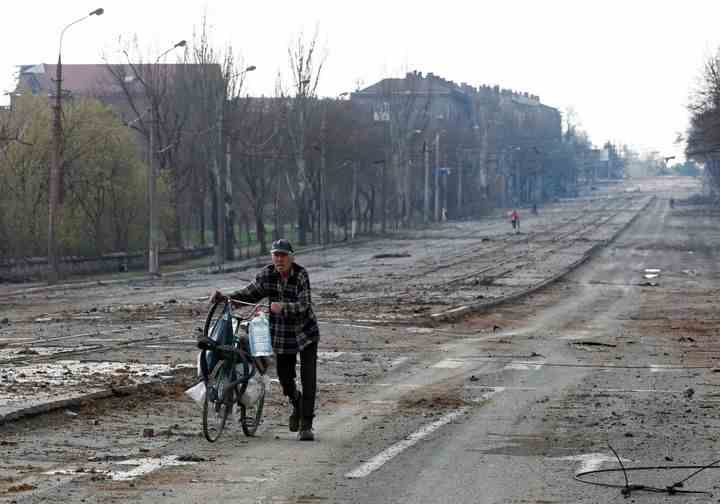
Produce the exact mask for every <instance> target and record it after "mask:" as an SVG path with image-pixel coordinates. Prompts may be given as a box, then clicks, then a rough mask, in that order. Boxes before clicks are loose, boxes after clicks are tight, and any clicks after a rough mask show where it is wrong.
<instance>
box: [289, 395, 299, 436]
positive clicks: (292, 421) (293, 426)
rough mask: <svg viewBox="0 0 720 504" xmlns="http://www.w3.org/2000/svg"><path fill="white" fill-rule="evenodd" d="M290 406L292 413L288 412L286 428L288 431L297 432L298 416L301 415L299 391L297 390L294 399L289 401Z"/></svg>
mask: <svg viewBox="0 0 720 504" xmlns="http://www.w3.org/2000/svg"><path fill="white" fill-rule="evenodd" d="M290 407H291V408H292V413H290V418H289V419H288V428H289V429H290V432H297V431H298V430H300V418H301V417H302V411H301V410H302V394H300V392H297V393H296V394H295V399H293V400H291V401H290Z"/></svg>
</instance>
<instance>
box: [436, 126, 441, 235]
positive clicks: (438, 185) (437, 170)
mask: <svg viewBox="0 0 720 504" xmlns="http://www.w3.org/2000/svg"><path fill="white" fill-rule="evenodd" d="M435 222H440V132H439V131H437V132H436V133H435Z"/></svg>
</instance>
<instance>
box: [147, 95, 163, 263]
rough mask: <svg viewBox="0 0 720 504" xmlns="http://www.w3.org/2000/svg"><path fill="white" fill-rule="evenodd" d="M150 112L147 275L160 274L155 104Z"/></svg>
mask: <svg viewBox="0 0 720 504" xmlns="http://www.w3.org/2000/svg"><path fill="white" fill-rule="evenodd" d="M150 106H151V107H152V109H151V112H150V138H149V139H148V207H149V208H148V213H149V217H148V218H149V223H148V226H149V228H150V230H149V237H148V273H149V274H151V275H159V274H160V258H159V255H160V254H159V250H158V219H157V208H156V206H157V202H156V197H157V173H156V172H155V138H154V137H155V121H156V120H157V119H156V117H157V113H156V107H155V104H154V103H153V104H151V105H150Z"/></svg>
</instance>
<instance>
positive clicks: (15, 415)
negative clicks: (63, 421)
mask: <svg viewBox="0 0 720 504" xmlns="http://www.w3.org/2000/svg"><path fill="white" fill-rule="evenodd" d="M182 371H183V370H178V371H177V372H175V373H173V374H172V375H171V376H170V377H169V378H166V379H156V380H151V381H147V382H143V383H137V384H135V385H125V386H123V387H112V388H109V389H104V390H98V391H95V392H90V393H85V394H82V393H81V394H78V395H76V396H72V397H67V398H65V399H58V400H56V401H49V402H45V403H40V404H36V405H34V406H28V407H27V408H20V409H18V410H15V411H11V412H10V413H7V414H5V415H0V426H2V425H6V424H8V423H11V422H14V421H16V420H20V419H23V418H28V417H33V416H39V415H42V414H45V413H50V412H52V411H55V410H59V409H63V408H69V407H72V406H80V405H81V404H83V403H85V402H88V401H97V400H100V399H107V398H108V397H117V396H127V395H132V394H133V393H137V392H140V391H141V390H143V389H145V388H150V387H153V386H155V385H159V384H161V383H172V382H173V381H174V380H175V379H176V378H177V377H178V375H179V374H180V373H181V372H182Z"/></svg>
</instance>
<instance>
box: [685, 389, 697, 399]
mask: <svg viewBox="0 0 720 504" xmlns="http://www.w3.org/2000/svg"><path fill="white" fill-rule="evenodd" d="M694 394H695V389H693V388H692V387H688V388H686V389H685V391H684V392H683V395H684V396H685V397H687V398H688V399H690V398H691V397H692V396H693V395H694Z"/></svg>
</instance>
